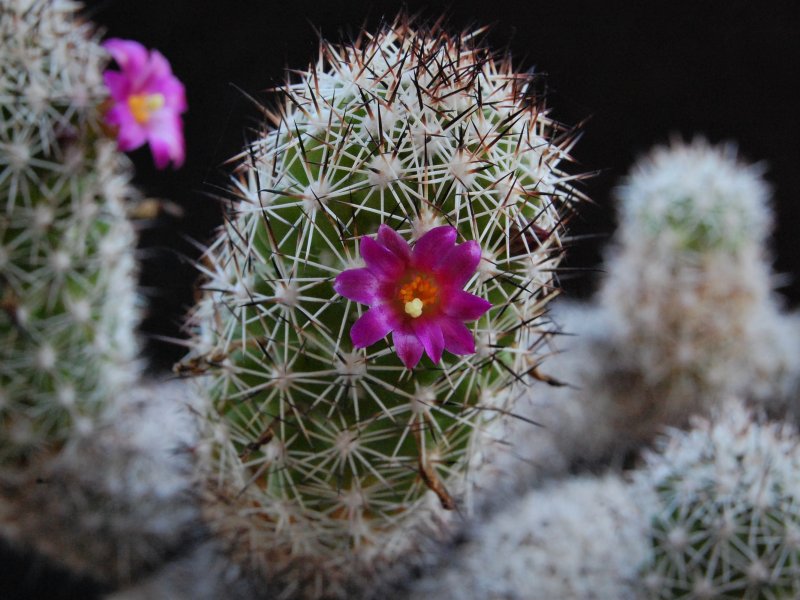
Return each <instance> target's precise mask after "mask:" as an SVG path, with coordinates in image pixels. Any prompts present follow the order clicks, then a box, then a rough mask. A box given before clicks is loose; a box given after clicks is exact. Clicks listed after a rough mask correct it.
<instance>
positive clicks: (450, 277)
mask: <svg viewBox="0 0 800 600" xmlns="http://www.w3.org/2000/svg"><path fill="white" fill-rule="evenodd" d="M480 262H481V247H480V245H479V244H478V242H476V241H475V240H470V241H468V242H464V243H463V244H459V245H458V246H455V247H454V248H452V249H451V250H450V251H449V252H448V253H447V254H446V255H444V256H443V257H442V259H441V262H440V263H439V266H438V268H437V269H436V276H437V277H438V279H439V280H440V281H442V282H443V283H447V284H450V285H452V286H454V287H458V288H462V287H464V284H465V283H467V281H469V278H470V277H472V275H473V273H475V270H476V269H477V268H478V263H480Z"/></svg>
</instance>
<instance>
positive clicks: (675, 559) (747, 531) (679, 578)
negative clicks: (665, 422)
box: [637, 401, 800, 599]
mask: <svg viewBox="0 0 800 600" xmlns="http://www.w3.org/2000/svg"><path fill="white" fill-rule="evenodd" d="M799 448H800V437H798V434H797V430H796V429H795V428H794V427H793V426H790V425H788V424H778V423H764V422H760V421H759V419H758V418H757V415H753V414H752V413H751V412H750V411H749V410H748V409H746V408H744V406H743V404H742V403H741V402H738V401H730V402H728V403H726V404H725V405H724V406H722V407H720V409H719V411H716V414H715V415H714V418H713V419H712V420H704V419H698V420H697V421H696V423H695V426H694V428H693V429H692V430H691V431H689V432H683V431H678V430H673V431H671V432H670V433H669V434H668V435H667V436H665V437H663V438H661V439H660V440H659V443H658V449H659V451H658V452H657V453H656V452H651V453H648V454H647V465H646V468H644V469H642V470H640V471H639V472H638V474H637V489H639V490H641V491H642V493H644V494H648V495H650V496H652V495H653V494H655V495H656V497H657V501H656V502H654V503H651V504H647V505H643V506H644V508H645V511H646V513H647V515H648V518H649V519H651V520H652V537H651V546H652V554H651V558H650V559H649V560H645V561H644V563H643V566H642V568H641V581H642V583H643V584H644V586H645V588H646V589H645V592H646V593H647V595H648V597H653V598H664V599H673V598H697V599H702V598H708V599H711V598H769V599H772V598H775V599H788V598H797V597H798V595H800V452H799V451H798V449H799Z"/></svg>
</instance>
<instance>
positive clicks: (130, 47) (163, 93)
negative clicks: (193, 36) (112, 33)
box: [103, 39, 186, 169]
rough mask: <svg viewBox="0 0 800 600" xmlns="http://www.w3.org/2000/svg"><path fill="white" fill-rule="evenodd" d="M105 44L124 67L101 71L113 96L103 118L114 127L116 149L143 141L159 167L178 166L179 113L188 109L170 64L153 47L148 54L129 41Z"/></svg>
mask: <svg viewBox="0 0 800 600" xmlns="http://www.w3.org/2000/svg"><path fill="white" fill-rule="evenodd" d="M103 47H104V48H105V49H106V50H108V52H109V54H111V56H112V57H113V58H114V60H115V61H116V62H117V64H118V65H119V67H120V68H121V69H122V70H121V71H111V70H108V71H106V72H104V73H103V80H104V81H105V84H106V87H108V90H109V92H110V93H111V99H112V105H111V108H110V109H109V110H108V112H107V113H106V122H107V123H108V124H109V125H111V126H112V127H114V128H115V129H117V131H118V133H117V141H118V144H119V148H120V150H122V151H123V152H127V151H129V150H135V149H136V148H139V147H140V146H142V145H143V144H144V143H145V142H147V143H149V144H150V150H151V152H152V153H153V160H154V161H155V164H156V167H157V168H159V169H163V168H165V167H166V166H167V164H168V163H169V162H170V161H172V163H173V165H174V166H175V167H180V166H181V165H182V164H183V161H184V157H185V145H184V140H183V121H182V119H181V116H180V115H181V113H183V112H185V111H186V92H185V90H184V87H183V84H182V83H181V82H180V81H179V80H178V79H177V78H176V77H175V76H174V75H173V74H172V69H171V67H170V65H169V62H168V61H167V59H166V58H164V56H162V54H161V53H160V52H158V51H157V50H152V51H150V52H148V51H147V49H146V48H145V47H144V46H142V45H141V44H140V43H138V42H134V41H131V40H120V39H110V40H108V41H106V42H105V43H104V44H103Z"/></svg>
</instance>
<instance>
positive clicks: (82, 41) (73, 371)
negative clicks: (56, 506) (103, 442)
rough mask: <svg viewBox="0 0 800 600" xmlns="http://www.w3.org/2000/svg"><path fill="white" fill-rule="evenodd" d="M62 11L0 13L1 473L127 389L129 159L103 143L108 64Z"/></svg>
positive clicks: (53, 7) (131, 289)
mask: <svg viewBox="0 0 800 600" xmlns="http://www.w3.org/2000/svg"><path fill="white" fill-rule="evenodd" d="M76 8H77V7H76V5H75V4H74V3H72V2H65V1H55V2H27V1H23V0H10V1H8V2H3V3H2V6H0V46H2V48H3V52H2V58H0V62H2V65H1V66H0V68H2V72H0V198H2V199H3V206H2V207H0V211H2V212H0V266H2V270H1V271H0V272H1V273H2V275H0V302H1V303H2V308H3V310H2V311H0V425H2V428H3V430H4V431H5V432H6V434H4V435H3V436H2V437H0V465H2V468H3V469H5V468H6V467H9V468H11V467H14V466H15V465H25V464H28V463H29V462H30V461H31V460H34V459H35V457H36V456H37V455H45V454H47V453H51V452H57V451H59V450H60V449H61V448H62V447H63V446H64V444H66V443H68V441H69V440H70V439H74V438H75V437H76V436H77V437H80V436H81V435H86V434H88V433H90V431H91V429H92V423H93V421H94V419H95V418H96V417H97V415H98V413H99V411H100V408H101V406H102V404H103V402H104V400H106V399H107V398H109V397H110V396H113V395H114V394H116V393H117V392H119V391H120V390H122V389H124V388H125V386H127V385H129V384H130V382H131V381H132V380H133V379H134V378H135V376H136V366H135V361H134V357H135V356H136V352H137V349H138V347H137V343H136V340H135V338H134V336H133V331H134V327H135V323H136V321H137V314H138V311H137V308H136V294H135V269H134V262H133V247H134V235H133V230H132V228H131V226H130V224H129V223H128V222H127V220H126V218H125V214H124V207H123V202H124V200H125V199H126V198H128V197H129V196H130V195H131V189H130V188H129V186H128V180H129V175H130V174H129V167H128V163H127V160H126V159H125V158H124V157H123V156H121V155H119V154H118V153H117V152H116V150H115V148H114V145H115V143H114V142H113V141H112V140H109V139H108V137H107V136H105V135H102V132H101V114H100V105H101V104H102V102H103V100H104V99H105V97H106V95H107V92H106V90H105V87H104V86H103V82H102V78H101V69H102V66H103V65H104V64H105V63H106V62H107V60H108V58H107V56H106V54H105V52H104V51H103V50H102V48H101V47H100V45H99V44H98V40H97V35H96V34H95V33H94V30H93V29H92V27H91V26H90V25H89V24H87V23H84V22H82V21H80V20H79V18H78V17H77V16H76V14H75V11H76Z"/></svg>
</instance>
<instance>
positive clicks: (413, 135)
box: [180, 17, 573, 596]
mask: <svg viewBox="0 0 800 600" xmlns="http://www.w3.org/2000/svg"><path fill="white" fill-rule="evenodd" d="M479 34H480V32H475V33H464V34H460V35H454V36H452V35H448V34H447V33H445V32H444V31H443V30H442V29H441V27H440V26H439V25H434V26H432V27H425V26H422V27H419V28H415V26H414V25H413V24H412V23H411V22H410V21H409V20H408V19H407V18H405V17H400V18H398V19H397V20H396V21H395V22H394V23H392V24H391V25H387V26H384V27H383V28H382V29H381V30H380V31H379V32H378V33H377V34H376V35H370V34H367V33H363V34H362V35H361V36H360V37H359V38H358V39H356V40H355V41H353V42H352V43H350V44H346V45H340V46H337V45H333V44H329V43H323V44H322V47H321V50H320V54H319V58H318V60H317V62H316V63H315V64H313V65H312V66H311V67H310V68H309V69H308V70H307V71H303V72H298V73H295V74H293V75H292V80H291V81H290V82H289V83H287V84H286V85H285V86H284V87H283V88H282V90H281V99H280V102H279V104H278V105H277V106H275V107H274V108H271V109H265V114H266V115H267V118H268V127H267V128H266V129H265V130H264V131H262V132H261V133H260V134H259V137H258V138H257V139H256V140H255V141H254V142H253V143H252V144H251V145H250V147H249V148H248V150H247V151H246V152H245V153H244V154H243V156H242V159H243V160H242V164H241V166H240V168H239V171H238V178H237V180H236V186H235V190H234V194H233V195H234V201H233V202H232V204H231V208H232V210H231V213H230V215H229V217H228V221H227V223H226V225H225V226H224V228H223V230H222V231H221V232H220V234H219V236H218V237H217V239H216V241H214V242H213V244H212V245H211V247H210V249H209V250H208V252H207V254H206V256H205V260H204V262H203V263H202V269H203V272H204V273H205V275H206V278H207V280H206V282H205V284H204V289H205V295H204V297H203V299H202V300H201V302H200V304H199V306H198V308H197V309H196V311H195V313H194V318H193V325H194V327H195V330H196V335H195V338H194V341H193V344H194V349H193V351H192V353H191V354H190V356H189V357H188V358H187V359H186V360H185V361H184V362H183V363H182V365H181V367H180V369H181V371H182V372H184V373H193V374H197V375H200V377H198V381H199V382H200V386H201V389H202V391H203V394H204V395H206V396H207V397H209V398H210V399H211V401H212V403H213V407H214V410H213V414H212V415H211V417H210V421H211V425H210V427H209V430H210V432H211V433H210V436H209V445H208V448H209V450H208V452H209V460H208V463H209V474H208V476H209V478H210V479H212V480H213V481H215V482H216V483H215V484H214V487H215V488H216V490H217V492H216V493H217V494H218V497H217V499H216V501H215V502H209V503H208V507H209V515H210V518H211V521H212V525H213V527H214V528H215V529H216V530H217V531H218V532H221V533H222V535H223V536H226V537H227V538H228V539H230V540H232V542H233V544H232V545H233V546H235V547H236V549H235V551H234V552H235V554H236V555H237V556H238V557H239V558H240V559H241V560H243V561H244V562H247V563H249V564H255V565H256V567H257V568H259V569H261V570H262V571H264V572H266V573H267V574H268V575H269V576H270V577H274V578H275V577H278V576H280V575H285V576H286V578H287V579H286V581H288V580H289V578H291V582H292V583H291V585H290V586H289V587H288V588H285V591H287V590H288V591H287V593H290V592H292V590H293V589H294V591H297V590H298V589H299V590H300V591H301V592H302V593H307V594H308V595H311V596H314V595H322V594H327V595H340V594H345V593H346V591H345V586H346V583H345V582H344V580H343V579H342V580H340V581H337V579H338V578H340V577H342V578H343V577H344V575H343V574H344V573H345V572H346V570H347V569H357V568H359V566H360V565H361V564H362V562H364V563H370V562H372V563H373V564H374V563H375V561H378V560H379V559H383V560H387V561H388V560H389V559H391V558H392V557H395V558H396V557H399V555H400V554H401V552H403V551H405V550H408V549H410V548H414V547H415V545H416V544H418V543H419V541H418V539H417V538H415V536H414V535H412V532H413V531H414V530H415V529H416V528H419V527H422V528H426V527H430V526H433V525H434V524H436V523H438V522H440V521H442V520H444V519H446V518H447V515H448V511H447V510H444V509H454V508H457V507H458V508H463V507H464V505H463V503H462V502H461V493H462V491H463V484H464V477H465V466H466V464H467V462H468V460H467V459H468V456H469V454H470V452H471V449H470V445H471V435H472V432H473V430H474V428H475V427H476V426H480V423H482V422H483V421H484V420H485V419H486V418H490V417H491V416H493V415H495V414H497V413H498V412H503V411H507V410H510V409H511V406H512V403H513V399H514V398H515V396H516V395H518V394H520V393H521V390H522V389H523V388H525V387H527V386H528V385H529V384H530V383H531V379H530V377H529V376H528V373H529V372H534V373H535V367H536V366H537V363H538V360H539V357H538V355H537V353H536V350H537V346H538V345H539V344H540V343H541V340H542V338H543V337H544V336H545V335H546V334H547V333H548V331H549V330H548V326H547V322H546V320H545V318H544V317H543V316H542V310H543V306H544V304H545V303H546V302H547V301H548V300H549V299H550V298H551V297H552V296H553V295H554V293H555V290H554V287H553V268H554V267H555V266H556V265H557V263H558V260H559V251H560V235H561V233H562V230H561V221H562V218H563V216H564V214H565V212H564V211H565V207H566V205H568V204H569V203H570V201H571V200H572V198H573V190H572V188H571V185H570V181H571V177H570V176H568V175H566V174H564V173H563V172H562V171H561V165H562V163H563V162H564V161H566V160H567V159H568V151H569V148H570V144H571V141H572V137H571V136H570V135H569V134H568V132H566V131H563V130H562V128H561V127H560V126H559V125H558V124H556V123H554V122H553V121H552V120H551V119H549V118H548V116H547V113H546V111H545V110H544V108H543V106H542V105H541V102H540V99H538V98H535V97H533V96H532V94H531V90H529V89H528V78H527V76H526V75H521V74H517V73H515V72H514V70H513V69H512V67H511V64H510V61H509V60H508V58H498V57H495V56H493V55H492V54H491V53H490V52H489V51H488V50H486V49H485V48H482V47H481V46H480V45H479V44H478V43H477V38H478V36H479ZM337 292H338V293H337ZM362 304H368V305H369V306H370V307H369V310H366V311H365V308H364V307H363V306H362ZM354 323H355V324H354ZM390 331H391V332H392V343H391V344H390V343H388V340H384V339H383V336H386V335H387V334H388V333H389V332H390ZM423 351H424V352H425V353H426V354H427V358H421V357H422V355H423ZM450 514H452V511H450ZM337 569H339V570H340V571H341V573H340V574H339V575H337V574H336V571H337ZM301 572H303V573H304V574H301ZM292 586H294V587H292ZM337 586H340V587H337Z"/></svg>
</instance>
